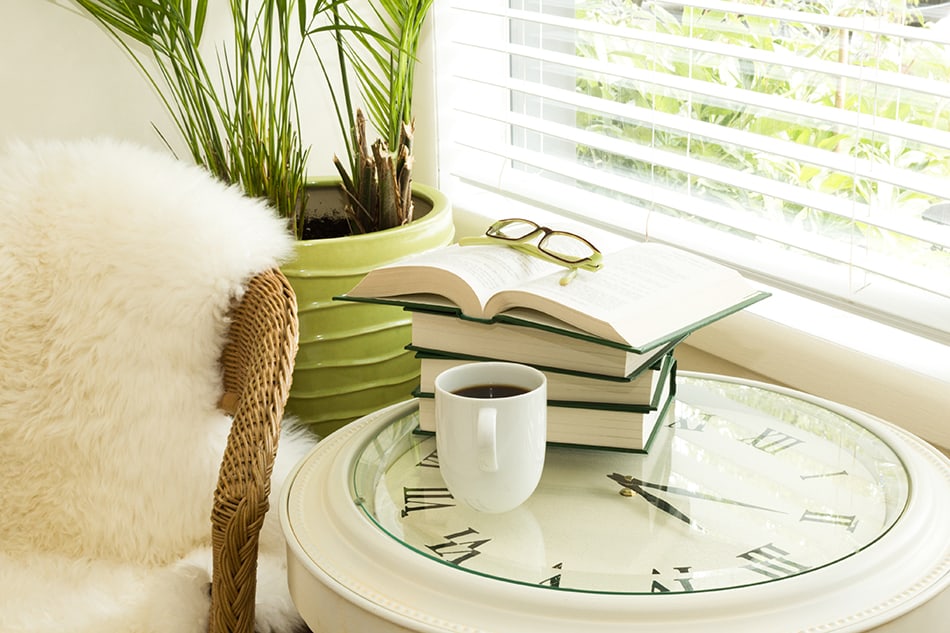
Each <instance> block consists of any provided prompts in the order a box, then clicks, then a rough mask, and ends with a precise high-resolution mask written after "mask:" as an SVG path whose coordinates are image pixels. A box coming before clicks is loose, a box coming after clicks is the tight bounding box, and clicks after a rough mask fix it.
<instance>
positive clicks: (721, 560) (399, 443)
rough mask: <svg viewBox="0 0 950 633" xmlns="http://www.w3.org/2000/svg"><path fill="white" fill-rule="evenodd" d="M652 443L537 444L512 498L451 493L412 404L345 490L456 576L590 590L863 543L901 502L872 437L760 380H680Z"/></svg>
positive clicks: (761, 576)
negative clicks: (529, 470) (534, 482)
mask: <svg viewBox="0 0 950 633" xmlns="http://www.w3.org/2000/svg"><path fill="white" fill-rule="evenodd" d="M677 387H678V391H677V395H676V404H675V407H673V408H671V410H670V412H668V413H667V415H666V417H665V419H664V420H663V421H661V423H660V424H661V428H660V430H659V431H658V433H657V436H656V437H655V439H654V442H653V444H652V446H651V449H650V451H649V452H648V453H646V454H644V453H632V452H623V451H608V450H596V449H588V448H581V447H567V446H553V445H552V446H549V447H548V450H547V453H546V457H545V467H544V473H543V476H542V479H541V482H540V484H539V485H538V488H537V490H536V491H535V493H534V494H533V495H532V496H531V498H530V499H529V500H528V501H527V502H525V503H524V504H523V505H522V506H521V507H519V508H517V509H515V510H513V511H511V512H507V513H503V514H485V513H480V512H477V511H475V510H472V509H470V508H468V507H467V506H465V505H464V504H461V503H458V502H456V501H455V500H454V499H453V498H452V496H451V495H450V494H449V492H448V490H447V489H446V487H445V484H444V482H443V481H442V478H441V476H440V474H439V468H438V455H437V453H436V446H435V438H434V436H431V435H429V434H423V433H420V432H419V431H418V420H417V416H416V414H415V413H412V414H410V415H407V416H405V417H402V418H400V419H398V420H395V421H394V422H393V423H392V424H389V425H387V426H386V427H384V428H383V429H382V430H381V431H380V432H379V433H378V434H376V435H375V437H373V438H372V439H371V440H370V441H368V442H367V443H366V444H365V445H364V446H363V447H362V449H361V450H360V451H359V453H358V458H357V460H356V462H355V466H354V468H353V472H352V473H351V475H352V484H351V486H352V493H353V496H354V498H355V499H356V502H357V504H358V505H359V507H360V508H361V510H362V511H363V512H364V513H365V515H366V516H367V517H368V518H369V519H370V520H371V521H372V522H373V523H374V524H375V525H376V526H377V527H378V528H379V529H380V530H382V531H383V532H385V533H386V534H388V535H389V536H391V537H392V538H393V539H395V540H396V541H397V542H398V543H400V544H401V545H403V546H405V547H407V548H411V549H412V550H414V551H415V552H417V553H418V554H419V555H421V556H424V557H427V558H429V559H432V560H433V561H437V562H438V563H442V564H445V565H450V566H453V567H455V568H457V569H459V570H461V571H464V572H466V573H473V574H480V575H484V576H489V577H492V578H496V579H499V580H503V581H508V582H515V583H522V584H528V585H536V586H543V587H549V588H551V589H552V590H563V591H578V592H596V593H656V592H691V591H706V590H717V589H730V588H735V587H741V586H746V585H752V584H756V583H762V582H770V581H775V580H780V579H782V578H786V577H790V576H796V575H800V574H804V573H807V572H809V571H811V570H815V569H819V568H821V567H824V566H827V565H829V564H831V563H834V562H836V561H839V560H841V559H843V558H846V557H848V556H850V555H852V554H854V553H855V552H858V551H860V550H862V549H864V548H867V547H868V546H870V545H871V544H873V543H874V542H875V541H876V540H877V539H879V538H880V537H881V536H882V535H883V534H885V533H886V532H887V530H888V529H889V528H890V527H891V526H893V525H894V523H895V522H896V521H897V519H898V517H899V516H900V514H901V512H902V511H903V509H904V507H905V505H906V504H907V499H908V476H907V472H906V469H905V468H904V466H903V465H902V463H901V460H900V459H899V457H898V456H897V455H896V453H895V452H894V451H893V450H892V449H891V448H890V446H889V445H888V444H887V443H886V442H885V441H884V440H883V439H882V438H880V437H878V436H877V435H875V434H874V433H872V432H871V431H869V430H868V429H866V428H865V427H864V426H861V425H860V424H858V423H857V422H855V421H853V420H851V419H848V418H845V417H842V416H841V415H838V414H837V413H834V412H832V411H829V410H827V409H824V408H822V407H820V406H817V405H815V404H812V403H810V402H806V401H804V400H800V399H797V398H795V397H793V396H788V395H784V394H779V393H776V392H772V391H769V390H767V389H763V388H760V387H756V386H750V385H746V384H741V383H733V382H727V381H718V380H708V379H700V378H688V379H681V380H679V381H678V386H677Z"/></svg>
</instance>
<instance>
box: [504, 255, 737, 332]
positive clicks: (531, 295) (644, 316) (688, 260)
mask: <svg viewBox="0 0 950 633" xmlns="http://www.w3.org/2000/svg"><path fill="white" fill-rule="evenodd" d="M730 279H735V280H736V281H738V282H739V283H740V284H742V289H741V291H740V294H739V295H738V296H737V295H736V292H734V291H733V290H731V289H728V288H726V287H724V286H723V282H724V280H730ZM725 285H727V286H728V285H729V284H728V283H727V284H725ZM710 287H711V288H713V289H715V290H716V291H717V293H718V291H720V290H722V291H723V292H722V294H723V295H725V298H724V299H723V301H724V302H725V304H727V305H728V304H732V303H733V302H734V301H736V300H738V299H740V298H741V297H742V296H744V295H745V294H746V293H747V292H749V289H748V288H746V287H745V280H744V279H742V277H741V276H740V275H738V273H736V272H735V271H733V270H731V269H729V268H727V267H725V266H720V265H719V264H717V263H715V262H712V261H710V260H708V259H705V258H703V257H700V256H697V255H693V254H691V253H688V252H686V251H681V250H679V249H675V248H671V247H666V246H663V245H660V244H652V243H648V244H638V245H636V246H633V247H631V248H628V249H625V250H623V251H619V252H617V253H612V254H609V255H605V257H604V267H603V269H601V270H599V271H597V272H587V271H579V272H578V275H577V277H576V278H575V279H574V280H573V281H572V282H571V283H570V284H568V285H566V286H561V285H559V284H558V283H557V278H556V277H555V278H553V279H552V278H543V279H538V280H534V281H532V282H530V283H527V284H523V285H522V286H521V287H520V288H519V289H518V291H517V292H506V293H504V294H503V295H500V296H498V297H497V298H496V299H495V300H493V301H491V302H490V303H489V306H488V308H489V311H491V312H493V313H494V312H496V311H497V312H504V311H506V310H509V309H512V308H516V307H522V306H524V307H530V308H534V309H536V310H539V311H543V312H547V313H549V314H551V315H553V316H555V317H557V318H560V319H562V320H564V321H567V322H570V323H573V324H574V325H576V326H578V327H581V328H583V329H584V330H586V331H588V332H591V333H593V334H597V335H599V336H603V337H604V338H608V339H612V340H619V341H622V342H627V343H630V344H632V343H633V341H632V340H631V332H633V331H635V332H637V333H638V334H639V333H640V332H642V333H644V334H646V332H645V331H644V330H651V331H652V330H653V329H654V328H652V327H649V328H647V327H644V324H646V323H650V322H651V321H654V322H655V321H667V318H669V319H672V320H675V319H678V318H687V317H688V316H695V318H696V319H697V320H698V319H701V318H703V317H704V316H706V315H707V314H706V310H707V308H708V307H709V306H708V305H706V304H705V303H703V304H702V305H695V303H696V302H705V301H706V300H707V299H709V298H710V293H708V292H703V290H704V289H706V288H710ZM538 298H541V301H538V300H537V299H538ZM711 298H712V299H714V300H717V301H718V298H717V297H711ZM657 312H661V313H659V314H658V313H657ZM681 315H685V316H681ZM676 325H678V324H675V323H672V322H665V323H661V324H660V327H661V328H665V327H671V331H672V330H673V329H676V328H675V327H672V326H676ZM682 325H686V323H683V324H682ZM636 338H639V336H636Z"/></svg>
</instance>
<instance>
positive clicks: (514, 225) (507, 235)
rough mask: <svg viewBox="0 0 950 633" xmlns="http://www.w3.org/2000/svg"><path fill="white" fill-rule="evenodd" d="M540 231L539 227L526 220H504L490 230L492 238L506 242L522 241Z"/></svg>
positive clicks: (489, 233)
mask: <svg viewBox="0 0 950 633" xmlns="http://www.w3.org/2000/svg"><path fill="white" fill-rule="evenodd" d="M537 230H538V225H537V224H535V223H534V222H528V221H526V220H502V221H500V222H496V223H495V224H493V225H492V227H491V228H490V229H489V230H488V235H490V236H491V237H500V238H502V239H505V240H520V239H521V238H523V237H525V236H528V235H531V234H532V233H534V232H535V231H537Z"/></svg>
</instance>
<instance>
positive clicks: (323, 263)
mask: <svg viewBox="0 0 950 633" xmlns="http://www.w3.org/2000/svg"><path fill="white" fill-rule="evenodd" d="M337 186H338V183H337V182H336V181H334V180H320V181H313V182H312V183H311V187H312V188H313V189H312V191H313V196H312V197H314V198H316V197H318V196H320V195H321V194H320V191H319V190H320V189H324V190H329V191H325V193H324V194H323V195H327V196H332V193H331V192H333V191H334V190H335V188H336V187H337ZM412 191H413V200H414V205H415V210H416V211H415V212H416V218H417V219H416V220H414V221H413V222H411V223H410V224H408V225H406V226H401V227H397V228H393V229H387V230H385V231H378V232H376V233H368V234H365V235H354V236H350V237H340V238H332V239H322V240H302V241H298V242H297V247H296V257H295V259H294V260H293V261H291V262H289V263H287V264H286V265H285V266H283V268H282V270H283V272H284V274H285V275H286V276H287V278H288V279H289V280H290V284H291V285H292V286H293V288H294V292H295V293H296V294H297V306H298V308H297V309H298V314H299V317H300V350H299V351H298V352H297V358H296V364H295V368H294V379H293V384H292V385H291V389H290V398H289V400H288V401H287V412H288V413H289V414H292V415H295V416H297V417H299V418H301V419H302V420H304V421H306V422H308V423H309V424H310V425H311V428H312V429H313V430H314V431H315V432H316V433H317V434H319V435H321V436H325V435H328V434H330V433H331V432H333V431H335V430H337V429H339V428H341V427H342V426H344V425H345V424H346V423H347V422H350V421H352V420H355V419H356V418H358V417H361V416H363V415H366V414H367V413H371V412H373V411H375V410H377V409H380V408H382V407H384V406H387V405H390V404H393V403H395V402H400V401H402V400H405V399H407V398H409V397H411V392H412V390H413V389H414V388H415V387H417V386H418V382H419V361H417V360H416V359H415V358H414V356H413V354H412V352H409V351H407V350H406V349H405V346H406V345H407V344H408V343H409V338H410V323H411V322H410V315H409V313H408V312H405V311H403V310H402V309H400V308H396V307H392V306H378V305H372V304H365V303H353V302H348V301H334V300H333V297H334V296H336V295H340V294H343V293H345V292H347V291H348V290H350V289H351V288H352V287H353V286H354V285H356V283H357V282H358V281H359V280H360V279H362V277H363V276H364V275H365V274H366V273H367V272H369V271H370V270H372V269H374V268H376V267H378V266H382V265H384V264H388V263H390V262H393V261H395V260H397V259H400V258H402V257H405V256H407V255H412V254H413V253H418V252H421V251H424V250H428V249H430V248H437V247H440V246H445V245H447V244H449V243H450V242H451V241H452V238H453V236H454V226H453V224H452V209H451V207H450V205H449V202H448V200H447V198H446V197H445V196H444V195H442V194H441V193H440V192H439V191H437V190H436V189H433V188H431V187H427V186H425V185H420V184H414V185H413V188H412ZM421 213H425V214H424V215H421Z"/></svg>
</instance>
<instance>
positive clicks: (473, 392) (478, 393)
mask: <svg viewBox="0 0 950 633" xmlns="http://www.w3.org/2000/svg"><path fill="white" fill-rule="evenodd" d="M528 391H529V390H528V389H525V388H524V387H518V386H515V385H473V386H471V387H463V388H462V389H458V390H456V391H453V392H452V393H454V394H455V395H457V396H462V397H464V398H509V397H511V396H520V395H521V394H523V393H528Z"/></svg>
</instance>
